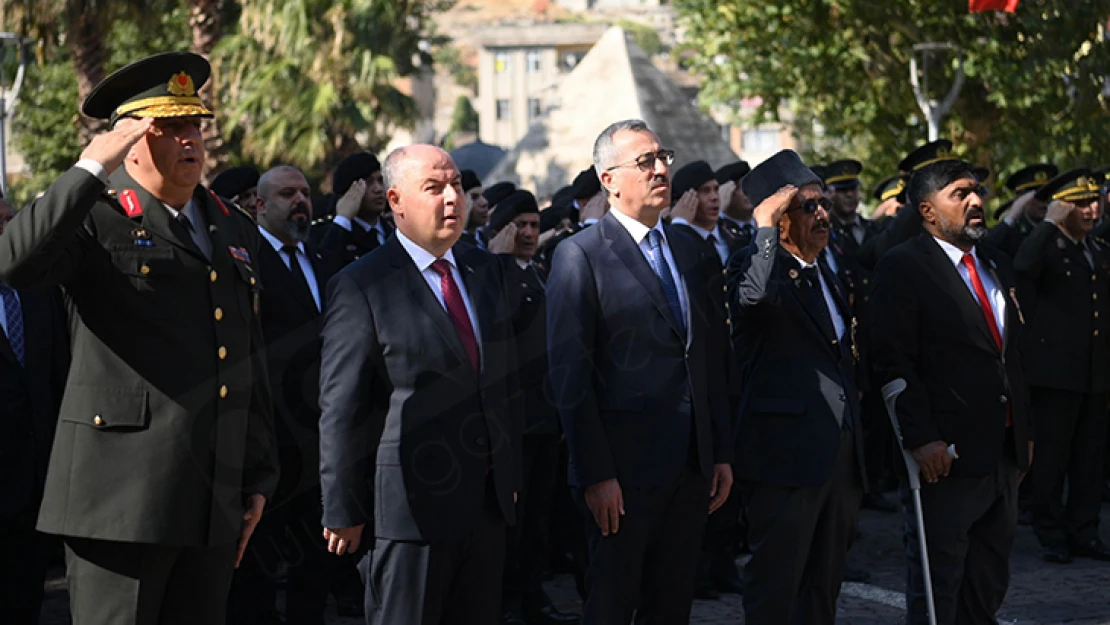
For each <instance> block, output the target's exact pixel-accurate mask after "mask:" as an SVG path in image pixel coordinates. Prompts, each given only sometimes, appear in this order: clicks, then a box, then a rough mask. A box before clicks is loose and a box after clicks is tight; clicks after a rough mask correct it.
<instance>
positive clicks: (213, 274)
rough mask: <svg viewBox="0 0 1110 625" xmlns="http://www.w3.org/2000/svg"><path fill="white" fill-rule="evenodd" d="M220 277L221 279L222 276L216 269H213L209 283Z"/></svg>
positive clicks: (209, 275) (209, 276)
mask: <svg viewBox="0 0 1110 625" xmlns="http://www.w3.org/2000/svg"><path fill="white" fill-rule="evenodd" d="M218 277H220V274H218V273H216V270H215V269H213V270H212V272H211V273H209V274H208V280H209V282H215V281H216V278H218Z"/></svg>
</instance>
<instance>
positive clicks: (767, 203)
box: [753, 184, 798, 228]
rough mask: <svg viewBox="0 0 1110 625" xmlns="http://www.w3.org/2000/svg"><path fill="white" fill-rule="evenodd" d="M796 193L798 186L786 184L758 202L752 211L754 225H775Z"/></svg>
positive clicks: (764, 226) (763, 226)
mask: <svg viewBox="0 0 1110 625" xmlns="http://www.w3.org/2000/svg"><path fill="white" fill-rule="evenodd" d="M797 194H798V187H795V186H794V185H789V184H788V185H786V186H785V187H783V188H781V189H779V190H778V191H775V192H774V193H773V194H772V195H771V196H770V197H768V198H767V199H766V200H763V201H762V202H760V203H759V206H756V207H755V212H754V213H753V216H754V217H755V223H756V226H758V227H760V228H775V227H777V226H778V225H779V220H781V219H782V214H783V213H785V212H786V209H788V208H790V203H791V202H793V201H794V196H795V195H797Z"/></svg>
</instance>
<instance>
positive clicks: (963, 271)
mask: <svg viewBox="0 0 1110 625" xmlns="http://www.w3.org/2000/svg"><path fill="white" fill-rule="evenodd" d="M933 239H934V240H935V241H936V242H937V244H938V245H940V249H942V250H944V253H945V254H947V255H948V260H950V261H952V264H953V265H955V266H956V271H958V272H960V278H961V279H962V280H963V281H964V284H965V285H967V290H968V291H970V292H971V297H972V298H973V299H974V300H975V301H976V302H978V301H979V296H978V295H976V294H975V286H974V285H973V284H971V275H970V274H969V273H968V272H967V267H966V266H964V263H963V258H964V253H965V252H964V251H963V250H961V249H960V248H958V247H956V246H955V245H952V244H951V243H949V242H947V241H941V240H940V239H938V238H936V237H933ZM967 253H968V254H971V258H973V259H974V260H975V270H976V272H978V274H979V280H981V281H982V282H983V290H984V291H986V292H987V299H989V300H990V304H991V308H992V309H993V310H994V320H995V323H997V324H998V334H999V336H1006V294H1005V293H1003V292H1002V289H1001V288H999V286H998V283H997V282H995V281H994V276H993V275H991V272H990V270H989V268H988V267H984V266H983V263H982V262H980V261H979V257H978V256H977V255H976V254H975V248H974V247H972V248H971V251H970V252H967Z"/></svg>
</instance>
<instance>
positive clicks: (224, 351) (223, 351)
mask: <svg viewBox="0 0 1110 625" xmlns="http://www.w3.org/2000/svg"><path fill="white" fill-rule="evenodd" d="M216 355H217V356H219V357H220V360H224V359H225V358H227V348H226V347H224V346H223V345H220V349H219V350H217V351H216Z"/></svg>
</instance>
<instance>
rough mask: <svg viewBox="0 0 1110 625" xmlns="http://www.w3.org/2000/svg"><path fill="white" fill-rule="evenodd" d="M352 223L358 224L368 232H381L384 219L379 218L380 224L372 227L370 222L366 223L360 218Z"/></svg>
mask: <svg viewBox="0 0 1110 625" xmlns="http://www.w3.org/2000/svg"><path fill="white" fill-rule="evenodd" d="M351 221H353V222H355V223H356V224H358V225H360V226H362V229H363V230H365V231H367V232H369V231H371V230H381V223H382V218H381V217H378V223H376V224H374V225H370V222H368V221H366V220H365V219H360V218H358V217H355V218H354V219H352V220H351ZM383 232H384V231H383Z"/></svg>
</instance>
